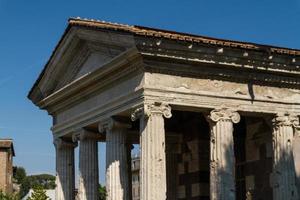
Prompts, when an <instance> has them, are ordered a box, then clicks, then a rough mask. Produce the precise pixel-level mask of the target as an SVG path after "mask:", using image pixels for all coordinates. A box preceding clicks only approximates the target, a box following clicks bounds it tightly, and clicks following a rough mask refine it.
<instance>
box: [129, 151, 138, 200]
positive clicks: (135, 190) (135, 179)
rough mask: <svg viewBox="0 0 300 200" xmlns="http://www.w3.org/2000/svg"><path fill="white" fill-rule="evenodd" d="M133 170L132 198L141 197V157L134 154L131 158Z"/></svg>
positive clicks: (136, 199) (135, 199) (134, 199)
mask: <svg viewBox="0 0 300 200" xmlns="http://www.w3.org/2000/svg"><path fill="white" fill-rule="evenodd" d="M131 171H132V200H139V199H140V157H139V156H134V157H132V160H131Z"/></svg>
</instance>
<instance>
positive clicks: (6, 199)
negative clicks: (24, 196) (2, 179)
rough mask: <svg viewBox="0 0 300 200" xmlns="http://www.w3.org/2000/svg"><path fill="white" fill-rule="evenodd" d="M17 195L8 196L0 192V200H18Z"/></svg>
mask: <svg viewBox="0 0 300 200" xmlns="http://www.w3.org/2000/svg"><path fill="white" fill-rule="evenodd" d="M19 199H20V198H19V197H18V195H8V194H4V193H3V192H2V191H0V200H19Z"/></svg>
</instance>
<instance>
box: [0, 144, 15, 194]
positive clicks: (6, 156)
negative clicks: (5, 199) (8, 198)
mask: <svg viewBox="0 0 300 200" xmlns="http://www.w3.org/2000/svg"><path fill="white" fill-rule="evenodd" d="M14 156H15V151H14V145H13V140H12V139H0V191H2V192H4V193H6V194H12V193H13V180H12V179H13V157H14Z"/></svg>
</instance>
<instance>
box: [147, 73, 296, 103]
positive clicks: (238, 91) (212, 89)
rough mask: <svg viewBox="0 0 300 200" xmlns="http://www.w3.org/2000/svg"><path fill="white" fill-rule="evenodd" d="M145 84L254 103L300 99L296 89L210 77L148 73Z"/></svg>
mask: <svg viewBox="0 0 300 200" xmlns="http://www.w3.org/2000/svg"><path fill="white" fill-rule="evenodd" d="M145 84H146V86H147V87H156V88H160V89H163V88H166V89H171V90H176V91H187V92H188V91H196V92H207V93H208V94H214V95H222V96H226V97H230V98H246V99H250V100H252V101H255V100H267V101H280V102H282V101H288V102H297V101H298V100H299V99H300V90H296V89H289V88H281V87H274V86H265V85H257V84H249V83H248V84H247V83H241V82H231V81H224V80H214V79H210V77H206V79H204V78H193V77H182V76H171V75H167V74H157V73H154V74H153V73H147V74H146V82H145Z"/></svg>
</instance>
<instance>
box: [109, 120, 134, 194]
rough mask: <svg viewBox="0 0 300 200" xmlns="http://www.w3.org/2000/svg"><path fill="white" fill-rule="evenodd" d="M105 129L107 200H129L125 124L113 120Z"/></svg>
mask: <svg viewBox="0 0 300 200" xmlns="http://www.w3.org/2000/svg"><path fill="white" fill-rule="evenodd" d="M113 123H114V125H112V127H111V128H109V129H107V130H106V189H107V199H108V200H130V194H131V192H130V189H131V188H130V184H129V177H128V168H129V167H130V166H128V159H129V158H128V149H127V148H128V145H127V141H126V126H122V125H121V124H117V123H116V122H113Z"/></svg>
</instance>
